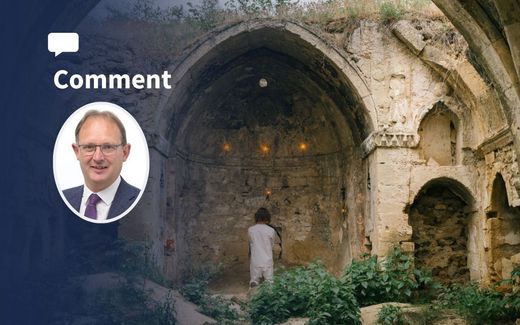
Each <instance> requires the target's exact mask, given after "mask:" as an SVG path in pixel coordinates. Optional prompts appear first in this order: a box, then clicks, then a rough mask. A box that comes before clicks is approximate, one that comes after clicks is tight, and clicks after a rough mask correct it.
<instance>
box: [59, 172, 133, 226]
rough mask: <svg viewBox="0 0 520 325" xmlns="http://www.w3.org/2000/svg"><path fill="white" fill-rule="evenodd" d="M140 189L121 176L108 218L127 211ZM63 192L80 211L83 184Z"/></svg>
mask: <svg viewBox="0 0 520 325" xmlns="http://www.w3.org/2000/svg"><path fill="white" fill-rule="evenodd" d="M139 192H140V190H139V189H138V188H137V187H135V186H132V185H130V184H128V183H127V182H125V180H124V179H123V178H122V177H121V183H119V187H118V188H117V191H116V195H115V196H114V201H113V202H112V205H110V210H108V216H107V220H108V219H111V218H115V217H117V216H118V215H120V214H121V213H123V212H125V211H126V209H128V208H129V207H130V206H131V205H132V203H133V202H134V201H135V199H137V196H138V195H139ZM63 194H64V195H65V197H66V198H67V201H69V203H70V205H72V206H73V207H74V209H76V211H78V212H79V209H80V206H81V197H82V196H83V185H80V186H77V187H73V188H69V189H66V190H64V191H63Z"/></svg>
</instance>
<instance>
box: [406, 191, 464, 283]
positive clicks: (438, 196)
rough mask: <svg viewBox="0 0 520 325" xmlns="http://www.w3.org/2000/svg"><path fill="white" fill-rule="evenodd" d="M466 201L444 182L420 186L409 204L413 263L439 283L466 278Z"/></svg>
mask: <svg viewBox="0 0 520 325" xmlns="http://www.w3.org/2000/svg"><path fill="white" fill-rule="evenodd" d="M467 207H468V204H467V203H466V202H465V201H464V200H463V199H462V198H461V196H459V195H458V194H456V193H454V192H453V191H452V190H451V189H450V187H448V186H445V185H444V184H435V183H434V184H431V185H428V186H427V187H426V188H423V190H421V192H420V193H419V194H418V196H417V197H416V199H415V200H414V203H413V205H412V206H411V208H410V213H409V223H410V225H411V226H412V229H413V234H412V240H413V242H414V244H415V264H416V266H417V267H419V268H427V269H430V270H432V275H433V277H434V279H436V280H438V281H440V282H442V283H446V284H449V283H465V282H467V281H469V278H470V274H469V269H468V261H467V260H468V252H467V241H468V227H467V224H468V222H469V220H470V215H469V214H468V213H467V212H466V211H468V210H469V209H468V208H467Z"/></svg>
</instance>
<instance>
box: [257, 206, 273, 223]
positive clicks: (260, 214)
mask: <svg viewBox="0 0 520 325" xmlns="http://www.w3.org/2000/svg"><path fill="white" fill-rule="evenodd" d="M255 222H271V214H270V213H269V210H267V209H266V208H260V209H258V211H256V213H255Z"/></svg>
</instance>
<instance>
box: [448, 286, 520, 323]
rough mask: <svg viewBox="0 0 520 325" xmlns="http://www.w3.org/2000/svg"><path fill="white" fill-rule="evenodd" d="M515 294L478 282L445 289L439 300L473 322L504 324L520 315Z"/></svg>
mask: <svg viewBox="0 0 520 325" xmlns="http://www.w3.org/2000/svg"><path fill="white" fill-rule="evenodd" d="M517 299H518V297H516V298H515V295H504V294H503V293H500V292H498V291H496V290H494V289H490V288H481V287H479V286H478V284H476V283H472V284H470V285H466V286H454V287H452V288H448V289H445V290H444V291H443V292H442V293H441V294H440V295H439V300H440V301H441V304H442V306H443V307H445V308H452V309H455V310H456V311H457V312H458V313H459V314H461V315H462V316H463V317H464V318H466V319H467V320H469V321H470V322H471V323H473V324H504V323H507V322H514V320H515V319H517V318H519V317H520V312H519V309H518V305H515V300H517Z"/></svg>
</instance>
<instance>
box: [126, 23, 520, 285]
mask: <svg viewBox="0 0 520 325" xmlns="http://www.w3.org/2000/svg"><path fill="white" fill-rule="evenodd" d="M443 28H445V27H443V23H442V22H435V21H425V22H415V21H414V22H407V21H402V22H399V23H397V24H395V25H393V26H391V27H390V29H389V28H388V27H387V26H383V25H380V24H378V23H376V22H373V21H361V22H360V23H359V26H357V27H356V28H354V29H345V30H341V29H339V30H340V31H339V32H334V33H327V32H324V31H323V30H321V31H320V30H319V29H317V28H309V27H308V26H305V25H302V24H299V23H288V22H284V21H272V22H270V21H269V20H258V21H253V22H248V23H244V24H240V23H237V24H234V25H231V26H229V27H223V28H220V29H218V30H216V31H214V32H211V33H210V34H208V35H207V37H206V38H204V37H203V38H201V39H199V40H198V41H196V43H195V44H194V45H193V47H192V48H188V50H187V51H186V52H185V53H188V55H187V56H184V57H183V56H179V54H178V52H175V51H173V52H175V53H173V52H172V56H171V57H172V58H174V59H172V60H171V61H170V62H168V63H167V64H170V63H171V62H173V65H172V66H171V70H172V71H173V72H174V78H173V79H174V82H175V87H174V88H175V90H174V91H173V92H170V93H169V92H165V93H162V94H158V93H153V92H146V93H140V94H133V93H127V94H121V96H123V97H125V96H127V98H128V100H127V102H128V105H129V110H131V111H134V112H136V115H137V118H138V119H139V121H140V122H142V124H143V125H144V128H145V131H146V132H147V136H148V138H149V142H150V146H151V147H152V148H153V149H154V151H153V152H154V154H153V157H154V158H153V159H154V162H153V166H152V169H153V168H158V169H157V170H151V180H150V183H149V186H148V187H149V188H148V189H147V195H146V196H144V197H143V200H144V202H143V203H141V204H140V206H142V207H143V208H142V209H140V210H138V213H136V214H135V216H136V217H132V216H131V215H130V216H129V217H128V220H132V218H134V220H136V219H137V218H138V217H137V216H138V215H139V214H141V213H147V211H152V212H151V213H153V214H154V216H152V217H150V218H149V219H148V220H147V221H146V222H136V223H135V224H134V223H133V222H132V221H128V222H126V221H125V222H126V223H123V224H122V225H121V229H120V233H121V235H122V236H124V237H127V238H146V237H147V236H148V238H151V240H152V241H153V243H154V244H153V247H154V248H153V249H154V255H155V256H156V258H157V260H158V261H159V262H160V263H159V264H161V263H162V266H163V268H164V270H165V272H166V274H168V275H169V276H170V277H172V278H180V277H182V274H183V273H184V271H185V270H188V269H193V268H196V267H197V266H198V265H202V264H204V263H207V262H211V263H213V264H217V263H224V265H227V266H232V265H234V264H236V263H242V264H244V263H247V262H246V255H245V254H247V250H246V248H247V245H246V243H245V233H246V228H247V226H248V225H250V224H251V219H252V213H253V212H254V210H256V208H257V207H258V206H259V205H267V206H268V208H270V209H272V210H273V213H274V217H273V223H274V224H275V225H276V226H278V227H279V228H280V229H281V230H282V236H284V237H285V238H284V244H283V245H284V259H283V261H282V262H283V263H287V264H298V263H305V262H307V261H310V260H312V259H313V258H314V257H320V258H321V259H322V260H324V261H325V262H326V263H327V265H329V267H330V268H331V269H334V270H339V269H340V268H342V267H343V266H344V265H345V264H347V263H348V262H349V261H350V260H351V258H353V257H356V256H357V255H358V254H359V253H360V252H363V251H365V250H366V249H371V252H372V253H373V254H378V255H384V254H385V253H386V252H387V250H388V248H389V247H391V246H392V245H395V244H400V245H401V246H402V247H403V249H405V250H407V251H413V250H414V238H416V237H414V236H416V235H418V234H416V232H417V231H416V230H414V227H413V224H412V223H411V221H410V220H409V217H410V216H409V214H408V212H409V210H408V208H407V207H409V206H410V204H411V203H412V202H414V200H415V199H416V197H417V195H418V193H419V192H420V190H421V189H422V188H423V186H424V185H425V184H427V183H429V182H431V181H434V180H439V179H440V180H443V179H448V180H452V181H455V182H457V183H458V184H462V187H464V192H465V195H466V196H467V197H468V198H467V200H466V201H467V202H468V204H469V202H471V204H469V207H468V208H467V209H468V211H466V212H467V213H470V214H471V218H468V220H467V228H466V237H467V243H466V259H467V262H466V266H465V267H466V268H467V269H469V270H470V272H469V273H470V275H471V279H473V280H480V279H485V278H486V274H487V273H486V272H487V265H488V264H487V263H486V259H487V257H486V256H487V255H486V254H485V252H484V246H485V244H484V243H485V242H486V241H485V240H484V239H485V238H486V231H487V230H486V226H485V225H486V219H485V212H484V209H485V208H486V207H487V206H489V204H490V203H489V201H490V199H489V197H490V192H491V186H490V182H492V180H493V177H494V175H495V174H496V173H497V172H501V173H502V174H503V175H504V179H505V184H506V185H505V186H506V192H507V193H508V197H509V202H510V203H512V204H513V205H518V198H517V196H518V194H517V193H518V190H517V187H518V183H519V182H518V181H517V178H518V177H517V176H516V175H518V168H517V167H516V166H517V165H516V156H515V155H514V152H513V151H512V150H511V149H510V148H509V147H508V145H509V144H511V143H512V142H513V141H512V138H511V136H510V135H509V136H504V134H508V132H509V131H508V128H507V123H506V122H505V121H506V116H505V115H504V114H503V110H502V107H501V104H500V101H499V100H498V99H497V98H496V94H495V93H494V92H493V91H492V88H491V87H490V86H489V85H488V84H486V83H485V82H484V81H483V80H482V78H481V77H480V76H479V75H478V73H477V72H476V70H475V69H474V68H473V67H472V66H471V64H469V62H468V61H467V60H466V59H465V58H464V56H463V55H461V53H462V52H460V51H459V52H457V49H456V48H455V49H454V48H452V47H450V46H454V45H457V44H454V43H449V42H448V43H442V42H439V37H438V33H442V29H443ZM154 32H157V30H154ZM450 37H451V36H450ZM452 39H455V40H457V37H456V35H455V36H453V37H451V38H449V40H452ZM228 40H232V41H228ZM443 46H447V47H448V48H444V47H443ZM455 47H456V46H455ZM461 48H462V49H463V50H464V47H461ZM459 50H460V49H459ZM125 53H126V54H125V55H128V56H132V55H134V56H135V57H136V58H137V57H141V56H144V54H143V53H140V52H139V51H136V52H132V51H131V50H129V51H128V52H125ZM159 57H160V58H161V60H163V59H164V58H165V57H168V55H166V56H165V55H164V53H162V54H161V55H160V56H159ZM121 62H125V60H121ZM260 77H264V78H266V79H267V80H268V87H267V88H266V89H267V90H270V91H272V92H271V93H270V94H269V95H268V96H265V94H264V93H263V92H265V90H266V89H264V90H262V89H260V87H258V81H259V79H260ZM251 85H254V86H251ZM135 101H138V102H139V103H140V106H147V107H148V106H149V107H148V109H147V110H143V109H137V107H135V105H133V104H132V103H133V102H135ZM439 107H442V110H443V113H442V114H444V116H443V117H442V118H440V119H437V120H436V119H435V118H433V119H432V116H436V115H435V114H437V113H438V108H439ZM280 112H282V113H281V114H280ZM421 128H422V129H421ZM439 130H442V134H439V132H438V131H439ZM505 138H507V139H506V140H504V139H505ZM438 140H442V141H438ZM300 142H304V143H305V144H306V145H307V146H308V148H309V151H307V152H305V153H304V152H302V151H301V150H300V149H299V148H298V144H299V143H300ZM361 142H363V143H362V144H360V143H361ZM440 143H443V145H439V144H440ZM264 144H265V145H266V146H267V147H268V148H269V149H268V151H269V153H268V154H266V153H265V152H262V151H261V150H260V149H259V148H260V145H264ZM224 145H228V146H229V148H228V149H225V150H224ZM508 148H509V149H508ZM432 157H433V158H434V159H430V158H432ZM447 186H448V187H450V186H451V185H450V184H448V185H447ZM343 187H344V188H345V200H344V202H343V199H342V194H341V193H342V188H343ZM267 190H270V191H271V192H272V193H271V195H270V197H269V200H268V201H267V200H266V191H267ZM342 209H345V210H344V212H343V211H342ZM419 228H421V227H419ZM418 232H419V233H420V232H421V230H420V229H419V230H418ZM136 234H141V236H140V237H139V236H134V235H136ZM143 234H144V235H143ZM487 243H489V241H488V242H487ZM486 245H487V244H486ZM489 245H491V244H489ZM493 245H495V244H493ZM495 246H496V245H495ZM421 249H422V248H421ZM439 267H440V266H439ZM443 272H444V271H443Z"/></svg>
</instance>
